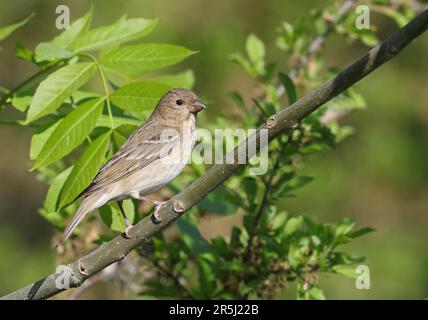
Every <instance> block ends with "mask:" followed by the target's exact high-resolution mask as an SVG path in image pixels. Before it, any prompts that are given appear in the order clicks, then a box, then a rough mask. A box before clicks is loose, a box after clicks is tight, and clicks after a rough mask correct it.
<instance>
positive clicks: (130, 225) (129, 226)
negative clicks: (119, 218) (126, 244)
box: [122, 220, 133, 239]
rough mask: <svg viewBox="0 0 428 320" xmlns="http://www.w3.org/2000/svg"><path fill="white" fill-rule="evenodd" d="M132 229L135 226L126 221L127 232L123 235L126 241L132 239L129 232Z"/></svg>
mask: <svg viewBox="0 0 428 320" xmlns="http://www.w3.org/2000/svg"><path fill="white" fill-rule="evenodd" d="M132 227H133V225H132V224H131V223H130V222H129V221H128V220H125V230H124V231H123V233H122V236H123V237H124V238H125V239H130V238H131V236H130V235H129V230H131V229H132Z"/></svg>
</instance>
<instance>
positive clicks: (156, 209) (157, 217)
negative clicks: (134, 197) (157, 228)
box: [152, 200, 167, 224]
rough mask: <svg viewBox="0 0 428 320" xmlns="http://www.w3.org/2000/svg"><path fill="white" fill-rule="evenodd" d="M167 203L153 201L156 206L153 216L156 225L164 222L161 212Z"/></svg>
mask: <svg viewBox="0 0 428 320" xmlns="http://www.w3.org/2000/svg"><path fill="white" fill-rule="evenodd" d="M166 202H167V201H159V200H153V204H154V205H155V211H153V214H152V220H153V222H154V223H156V224H157V223H160V222H162V219H161V217H159V210H160V208H161V207H162V206H163V204H164V203H166Z"/></svg>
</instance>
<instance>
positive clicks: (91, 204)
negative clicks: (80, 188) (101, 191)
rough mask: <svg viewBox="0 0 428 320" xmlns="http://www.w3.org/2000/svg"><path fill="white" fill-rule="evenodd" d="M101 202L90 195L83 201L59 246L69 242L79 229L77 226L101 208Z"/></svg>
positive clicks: (96, 197)
mask: <svg viewBox="0 0 428 320" xmlns="http://www.w3.org/2000/svg"><path fill="white" fill-rule="evenodd" d="M99 200H100V199H99V198H98V196H96V195H90V196H88V197H86V198H84V199H83V201H82V203H81V204H80V207H79V209H77V212H76V213H75V214H74V217H73V219H71V221H70V223H69V224H68V226H67V228H66V229H65V231H64V234H63V235H62V239H61V240H60V242H59V243H58V245H63V244H64V243H65V241H67V239H68V237H69V236H70V235H71V233H72V232H73V230H74V229H75V228H76V227H77V225H78V224H79V223H80V222H81V221H82V220H83V219H84V218H85V217H86V215H87V214H88V213H90V212H91V211H93V210H95V209H96V208H98V207H99V205H98V202H99Z"/></svg>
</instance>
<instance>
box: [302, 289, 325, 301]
mask: <svg viewBox="0 0 428 320" xmlns="http://www.w3.org/2000/svg"><path fill="white" fill-rule="evenodd" d="M306 295H307V298H308V299H315V300H325V296H324V292H323V291H322V289H321V288H319V287H315V286H314V287H312V288H310V289H308V290H307V292H306Z"/></svg>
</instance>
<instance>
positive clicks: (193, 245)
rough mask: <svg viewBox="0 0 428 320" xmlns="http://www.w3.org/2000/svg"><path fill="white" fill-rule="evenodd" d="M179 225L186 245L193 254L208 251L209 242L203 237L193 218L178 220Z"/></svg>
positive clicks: (185, 217)
mask: <svg viewBox="0 0 428 320" xmlns="http://www.w3.org/2000/svg"><path fill="white" fill-rule="evenodd" d="M177 225H178V228H179V229H180V232H181V237H182V239H183V241H184V243H185V244H186V246H187V248H188V249H189V250H191V252H193V253H195V254H196V253H202V252H206V251H207V248H208V242H207V240H205V239H204V237H202V235H201V233H200V232H199V229H198V228H197V226H196V221H195V219H194V218H193V217H192V216H190V215H185V216H182V217H181V218H180V219H178V220H177Z"/></svg>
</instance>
